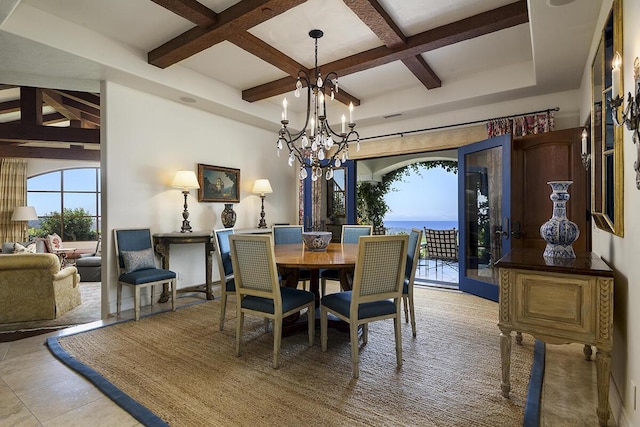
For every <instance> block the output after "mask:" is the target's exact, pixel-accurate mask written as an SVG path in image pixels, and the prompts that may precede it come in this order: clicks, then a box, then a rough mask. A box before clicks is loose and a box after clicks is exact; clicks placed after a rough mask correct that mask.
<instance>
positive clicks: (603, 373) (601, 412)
mask: <svg viewBox="0 0 640 427" xmlns="http://www.w3.org/2000/svg"><path fill="white" fill-rule="evenodd" d="M596 349H597V353H596V377H597V382H598V410H597V414H598V421H599V423H600V425H601V426H602V427H605V426H606V425H607V423H608V422H609V376H610V375H611V352H610V351H608V350H603V349H601V348H599V347H596Z"/></svg>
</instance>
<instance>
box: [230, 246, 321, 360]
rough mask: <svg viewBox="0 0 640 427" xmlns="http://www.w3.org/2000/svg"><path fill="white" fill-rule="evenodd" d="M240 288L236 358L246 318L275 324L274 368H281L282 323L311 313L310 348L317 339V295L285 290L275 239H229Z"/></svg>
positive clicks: (238, 354) (237, 310)
mask: <svg viewBox="0 0 640 427" xmlns="http://www.w3.org/2000/svg"><path fill="white" fill-rule="evenodd" d="M229 245H230V249H231V263H232V265H233V272H234V279H235V285H236V316H237V318H236V356H238V357H239V356H240V344H241V340H242V328H243V325H244V315H245V314H250V315H254V316H260V317H264V318H265V322H268V320H272V321H273V368H274V369H278V367H279V366H280V345H281V342H282V319H283V318H284V317H286V316H290V315H292V314H294V313H296V312H299V311H300V310H303V309H305V308H306V309H307V310H308V311H307V318H308V319H309V322H308V323H309V326H308V333H309V347H311V346H313V339H314V335H315V295H314V294H313V293H312V292H309V291H305V290H302V289H295V288H287V287H281V286H280V282H279V280H278V270H277V267H276V259H275V253H274V247H273V236H271V235H249V234H231V235H229Z"/></svg>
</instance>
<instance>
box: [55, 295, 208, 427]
mask: <svg viewBox="0 0 640 427" xmlns="http://www.w3.org/2000/svg"><path fill="white" fill-rule="evenodd" d="M205 302H207V301H196V302H193V303H190V304H185V305H183V306H180V307H176V310H178V309H181V308H185V307H190V306H193V305H197V304H203V303H205ZM168 312H171V309H167V310H162V311H158V312H156V313H150V314H146V315H144V316H141V318H144V317H148V316H155V315H156V314H161V313H168ZM134 321H135V320H134V319H128V320H121V321H119V322H114V323H110V324H108V325H104V326H100V327H99V328H95V329H101V328H106V327H109V326H113V325H117V324H119V323H126V322H134ZM95 329H91V330H92V331H93V330H95ZM84 332H89V331H88V330H87V331H81V332H76V333H73V334H68V335H64V336H57V337H50V338H47V347H48V348H49V351H50V352H51V354H53V356H54V357H56V358H57V359H58V360H60V361H61V362H62V363H64V364H65V365H67V366H68V367H69V368H71V369H73V370H74V371H76V372H77V373H78V374H80V375H82V376H83V377H85V378H86V379H87V380H89V382H91V383H92V384H93V385H94V386H96V387H97V388H98V389H99V390H100V391H101V392H102V393H103V394H104V395H106V396H107V397H108V398H109V399H111V400H113V402H114V403H115V404H116V405H118V406H120V407H121V408H122V409H124V410H125V411H127V412H128V413H129V415H131V416H132V417H133V418H135V419H136V420H137V421H138V422H140V423H142V424H143V425H145V426H148V427H168V426H169V424H167V423H166V422H165V421H163V420H162V419H161V418H160V417H158V416H157V415H156V414H154V413H153V412H151V411H150V410H149V409H147V407H146V406H144V405H142V404H140V403H139V402H138V401H137V400H135V399H133V398H131V397H130V396H129V395H128V394H126V393H124V392H123V391H122V390H120V389H119V388H118V387H116V386H114V385H113V384H111V383H110V382H109V381H108V380H107V379H106V378H104V377H103V376H102V375H100V374H99V373H98V372H96V371H95V370H93V369H91V368H90V367H88V366H87V365H85V364H84V363H82V362H79V361H78V360H77V359H76V358H74V357H73V356H71V355H70V354H69V353H67V352H66V351H65V350H64V349H63V348H62V346H61V345H60V342H59V339H61V338H65V337H69V336H73V335H78V334H82V333H84Z"/></svg>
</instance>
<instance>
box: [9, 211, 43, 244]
mask: <svg viewBox="0 0 640 427" xmlns="http://www.w3.org/2000/svg"><path fill="white" fill-rule="evenodd" d="M37 219H38V214H37V213H36V209H35V208H34V207H33V206H16V208H15V209H14V210H13V215H11V221H23V222H24V227H23V229H22V233H23V234H22V236H20V237H21V238H22V240H23V241H24V240H25V235H27V229H28V226H29V221H35V220H37Z"/></svg>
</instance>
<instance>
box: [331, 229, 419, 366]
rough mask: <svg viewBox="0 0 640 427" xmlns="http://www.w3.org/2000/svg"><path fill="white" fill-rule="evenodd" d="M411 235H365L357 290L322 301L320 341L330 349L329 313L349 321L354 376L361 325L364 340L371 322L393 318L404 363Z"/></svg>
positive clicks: (357, 270) (398, 359)
mask: <svg viewBox="0 0 640 427" xmlns="http://www.w3.org/2000/svg"><path fill="white" fill-rule="evenodd" d="M408 242H409V236H407V235H406V234H404V235H392V236H363V237H360V239H359V243H358V259H357V260H356V268H355V275H354V278H353V289H352V290H351V291H347V292H338V293H334V294H329V295H326V296H324V297H322V299H321V300H320V340H321V343H322V351H327V324H328V313H332V314H334V315H335V316H337V317H338V318H340V319H342V320H344V321H345V322H347V323H349V333H350V338H351V360H352V364H353V377H354V378H358V376H359V357H358V327H359V326H360V325H362V343H363V344H366V343H367V341H368V334H369V328H368V324H369V322H373V321H376V320H383V319H393V324H394V331H395V344H396V363H397V366H398V367H400V366H402V336H401V330H400V327H401V322H402V320H401V318H400V317H401V308H400V300H401V299H402V285H403V280H404V274H405V267H406V264H407V246H408Z"/></svg>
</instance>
